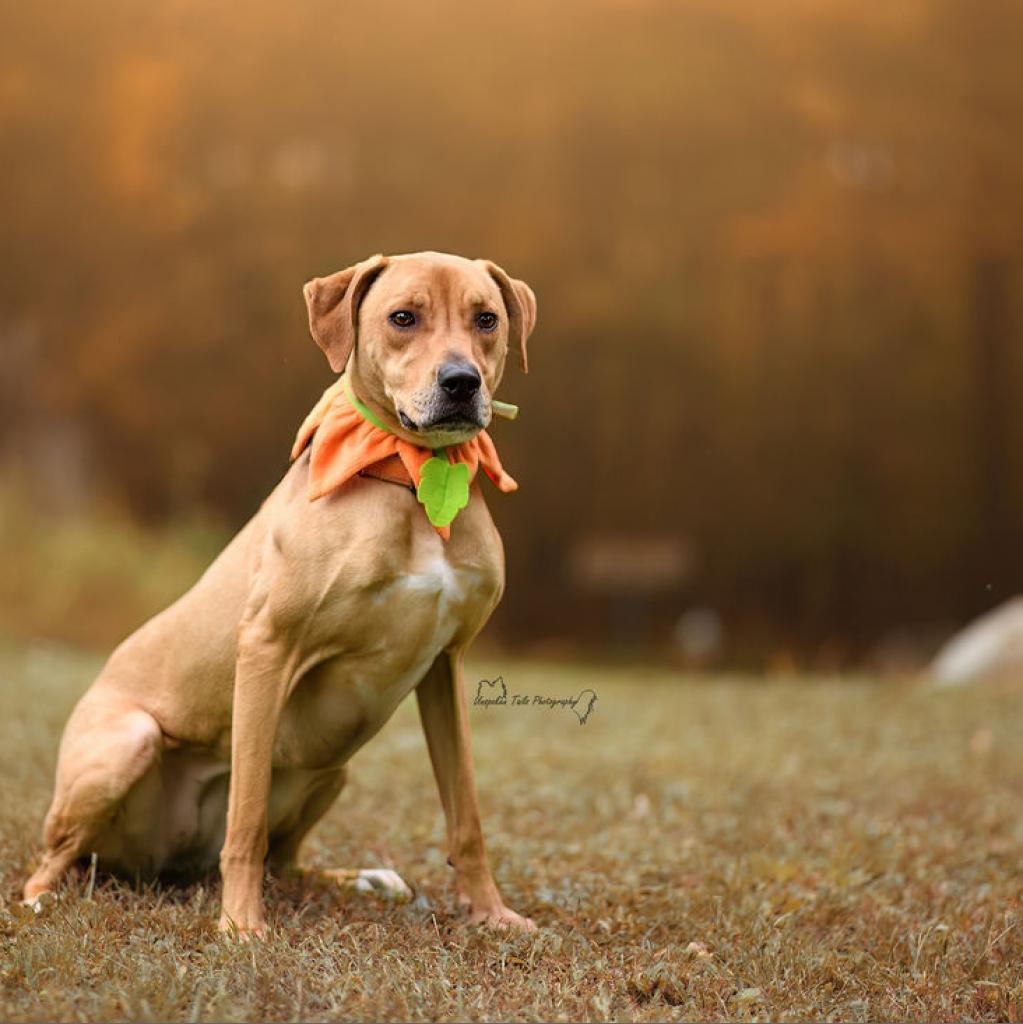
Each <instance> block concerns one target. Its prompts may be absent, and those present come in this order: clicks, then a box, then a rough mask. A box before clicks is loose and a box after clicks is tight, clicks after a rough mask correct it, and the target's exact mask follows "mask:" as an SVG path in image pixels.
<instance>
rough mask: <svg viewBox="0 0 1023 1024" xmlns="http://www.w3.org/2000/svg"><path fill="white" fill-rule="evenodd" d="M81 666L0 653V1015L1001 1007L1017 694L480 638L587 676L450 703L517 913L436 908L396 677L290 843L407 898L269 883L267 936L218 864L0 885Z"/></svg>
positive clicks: (427, 826)
mask: <svg viewBox="0 0 1023 1024" xmlns="http://www.w3.org/2000/svg"><path fill="white" fill-rule="evenodd" d="M96 667H97V664H96V662H95V661H94V660H92V659H89V658H85V657H81V656H75V655H73V654H69V653H66V652H60V651H56V650H54V651H45V650H35V651H30V652H25V651H19V650H8V651H7V652H6V654H4V655H3V656H2V657H0V773H2V778H3V790H2V792H3V799H2V801H0V864H2V870H0V1018H2V1019H4V1020H168V1021H169V1020H305V1019H308V1020H324V1019H356V1020H386V1019H403V1020H438V1019H439V1020H477V1019H479V1020H484V1019H491V1020H534V1019H538V1018H539V1019H549V1020H611V1019H618V1020H676V1019H677V1020H722V1019H729V1020H753V1019H761V1020H763V1019H785V1020H797V1019H798V1020H809V1019H830V1020H877V1019H888V1020H959V1019H984V1020H1005V1019H1020V1017H1021V1016H1023V974H1021V970H1020V968H1021V964H1023V934H1021V920H1020V911H1021V907H1020V898H1021V887H1023V865H1021V863H1020V859H1021V858H1020V854H1021V851H1023V827H1021V811H1023V757H1021V756H1020V754H1021V750H1023V746H1021V742H1020V741H1021V738H1023V730H1021V714H1020V702H1021V700H1023V696H1021V695H1020V694H1019V693H1015V692H1011V691H1008V690H1004V689H1003V690H997V691H992V690H974V691H969V692H959V693H942V694H937V693H933V692H927V691H926V690H923V689H921V688H919V687H916V686H911V685H909V684H904V683H903V684H897V683H880V682H876V681H871V680H831V679H815V680H800V681H785V680H760V679H758V680H753V679H750V680H743V679H731V678H721V679H709V678H699V679H698V678H685V677H680V676H675V675H671V674H668V673H657V672H653V671H630V670H626V669H615V670H609V669H600V670H594V669H586V668H583V667H577V668H567V667H564V666H557V667H555V666H544V665H537V664H518V663H514V662H506V661H503V660H502V661H500V662H498V661H497V660H495V661H493V662H491V661H489V660H485V661H481V662H478V663H477V664H476V665H475V666H473V676H474V678H479V677H481V676H486V677H488V678H489V677H491V676H493V675H496V674H498V673H502V674H503V676H504V679H505V680H506V681H507V683H508V687H509V691H510V692H511V693H524V694H530V695H532V694H545V695H550V696H562V695H564V696H567V695H571V694H574V693H576V692H578V691H579V690H580V689H581V688H583V687H591V688H592V689H594V690H595V691H596V692H597V694H598V703H597V705H596V707H595V709H594V711H593V713H592V715H591V717H590V719H589V720H588V721H587V722H586V724H585V725H580V724H579V722H578V720H577V719H576V718H575V717H574V716H573V715H572V714H571V712H569V711H565V710H563V709H555V710H549V709H545V708H540V707H534V706H531V705H530V706H522V707H503V708H489V709H482V708H476V709H475V710H474V711H473V720H474V730H475V733H474V735H475V748H476V756H477V764H478V774H479V784H480V790H481V794H482V803H483V808H484V814H485V821H486V826H487V835H488V836H489V840H490V851H491V857H492V860H493V862H494V866H495V871H496V875H497V877H498V880H499V883H500V885H501V886H502V888H503V890H504V893H505V896H506V899H507V900H508V902H509V903H510V904H511V905H512V906H514V907H515V908H517V909H519V910H522V911H524V912H527V913H529V914H531V915H532V916H533V917H534V919H535V920H536V922H537V924H538V925H539V931H538V933H537V934H536V935H532V936H518V935H501V934H491V933H487V932H483V931H480V930H476V929H473V928H470V927H467V926H466V925H464V924H463V923H462V922H461V921H460V920H459V917H458V913H457V908H456V906H455V901H454V898H453V893H452V889H451V885H450V869H448V868H447V867H446V865H445V859H444V854H443V852H442V822H441V817H440V813H439V809H438V801H437V798H436V795H435V793H434V789H433V781H432V778H431V775H430V770H429V765H428V761H427V757H426V753H425V748H424V745H423V742H422V739H421V737H420V733H419V727H418V721H417V718H416V713H415V708H414V705H413V704H411V703H410V704H407V705H405V706H403V707H402V708H401V710H400V712H399V714H398V715H397V716H396V718H395V720H394V721H393V722H392V723H390V724H389V725H388V727H387V728H386V729H385V730H384V732H383V733H382V734H381V735H380V736H379V737H378V738H377V739H376V740H375V741H374V742H372V743H371V744H370V745H369V746H368V747H367V748H366V749H365V750H363V751H362V752H361V753H360V754H359V755H358V756H357V757H356V759H355V761H354V763H353V778H352V783H351V785H350V787H349V789H348V790H347V791H346V792H345V793H344V794H343V796H342V798H341V800H340V802H339V803H338V804H337V806H336V807H335V808H334V809H333V810H332V811H331V813H330V814H329V815H328V817H327V819H326V820H325V821H324V822H323V823H322V824H321V826H320V827H319V828H318V829H317V830H316V832H315V833H314V834H313V836H312V838H311V840H310V842H309V844H308V847H307V850H306V861H307V862H308V863H310V864H312V865H321V866H392V867H394V868H396V869H397V870H399V871H400V872H401V873H402V874H403V875H404V877H405V878H406V879H407V880H408V881H409V882H410V884H411V885H413V886H414V888H415V890H416V893H417V899H416V900H415V901H414V902H412V903H409V904H404V905H393V904H387V903H383V902H379V901H377V900H375V899H373V898H371V897H356V896H347V895H345V894H342V893H339V892H336V891H334V890H331V889H328V888H325V887H322V886H320V885H317V884H313V883H308V882H306V883H301V882H294V881H291V882H276V881H274V882H270V883H269V884H268V898H269V906H270V919H271V922H272V924H273V935H272V937H271V938H270V939H269V940H267V941H265V942H262V943H257V944H252V945H246V944H238V943H234V942H231V941H228V940H225V939H223V938H221V937H220V936H219V935H218V934H217V931H216V928H215V924H216V914H217V900H218V889H219V885H218V882H217V880H216V879H215V878H211V879H209V880H208V881H207V882H206V883H205V884H199V885H194V886H190V887H185V888H173V887H162V886H152V885H150V886H133V885H131V884H126V883H123V882H115V881H111V880H109V879H104V878H103V877H102V876H101V877H100V878H99V879H98V881H97V883H96V885H95V889H94V891H93V892H92V893H91V898H85V897H86V896H87V895H88V880H87V878H85V877H79V878H77V879H74V880H72V881H70V882H69V883H68V885H67V886H66V889H65V891H64V893H63V896H62V898H61V901H60V902H59V903H58V904H57V905H56V906H54V907H52V908H50V909H49V910H48V911H46V912H45V913H43V914H42V915H40V916H38V917H36V916H35V915H33V914H31V913H29V912H26V911H23V910H22V909H21V908H19V907H18V906H17V905H16V897H17V893H18V887H19V885H20V883H21V881H22V879H23V877H24V875H25V873H26V871H27V869H28V867H29V865H30V863H31V861H32V859H33V857H34V856H35V854H36V849H37V847H36V842H37V835H38V831H39V827H40V822H41V819H42V816H43V812H44V810H45V806H46V802H47V798H48V795H49V787H50V775H51V771H52V767H53V762H54V756H55V748H56V742H57V737H58V734H59V730H60V727H61V725H62V723H63V721H64V718H65V716H66V714H67V712H68V710H69V708H70V706H71V704H72V702H73V701H74V699H75V698H76V696H77V695H78V694H79V693H80V692H81V691H82V689H83V688H84V687H85V686H86V685H87V683H88V682H89V680H90V678H91V675H92V673H93V672H94V671H95V669H96Z"/></svg>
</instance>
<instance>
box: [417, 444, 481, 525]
mask: <svg viewBox="0 0 1023 1024" xmlns="http://www.w3.org/2000/svg"><path fill="white" fill-rule="evenodd" d="M416 497H417V498H418V499H419V501H420V503H421V504H422V506H423V508H425V509H426V517H427V519H429V520H430V523H431V524H432V525H433V526H450V525H451V520H452V519H454V518H455V516H457V515H458V513H459V511H460V510H461V509H463V508H465V506H466V505H468V504H469V467H468V466H467V465H466V464H465V463H464V462H448V460H447V459H445V458H441V457H439V456H437V455H434V456H433V458H431V459H427V460H426V462H424V463H423V469H422V473H421V475H420V477H419V488H418V490H417V491H416Z"/></svg>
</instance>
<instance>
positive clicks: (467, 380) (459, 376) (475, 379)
mask: <svg viewBox="0 0 1023 1024" xmlns="http://www.w3.org/2000/svg"><path fill="white" fill-rule="evenodd" d="M437 383H438V384H439V385H440V386H441V387H442V388H443V389H444V390H445V391H446V392H447V393H448V394H449V395H450V396H451V397H452V398H454V399H455V400H456V401H459V402H460V401H463V400H464V399H466V398H472V396H473V395H475V394H476V392H477V391H479V389H480V383H481V381H480V375H479V374H478V373H477V372H476V369H475V367H472V366H469V365H467V364H466V363H445V364H444V365H443V366H442V367H441V368H440V369H439V370H438V371H437Z"/></svg>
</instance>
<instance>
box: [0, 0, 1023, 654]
mask: <svg viewBox="0 0 1023 1024" xmlns="http://www.w3.org/2000/svg"><path fill="white" fill-rule="evenodd" d="M1021 52H1023V7H1021V6H1020V5H1019V4H1018V3H1014V2H1012V0H984V2H983V3H980V4H978V3H971V2H969V0H904V2H900V3H898V4H883V3H864V2H862V0H856V2H852V0H772V2H769V3H754V2H752V0H590V2H585V3H584V2H582V0H567V2H564V3H560V4H547V3H539V2H537V0H525V2H521V3H516V4H501V5H497V4H486V3H476V4H469V3H454V2H450V0H433V2H431V3H428V4H424V3H412V2H409V0H394V2H392V3H389V4H386V5H376V4H368V3H362V2H358V3H345V4H337V3H327V2H322V3H318V2H312V0H303V2H302V3H299V4H284V5H282V4H276V3H268V2H263V0H256V2H251V3H248V4H246V5H244V7H242V6H241V5H237V4H227V5H212V6H211V5H208V4H201V3H196V2H191V0H188V2H186V0H163V2H159V3H148V4H138V3H135V2H127V0H104V2H102V3H99V2H82V0H67V2H63V3H60V4H58V5H48V6H45V7H42V6H39V5H31V4H22V5H13V4H8V5H5V9H4V31H3V33H2V34H0V146H2V154H3V159H2V160H0V218H2V224H3V239H4V246H3V256H2V269H3V273H2V274H0V356H2V358H0V463H2V466H3V472H2V476H3V480H4V484H3V487H2V489H0V493H2V500H0V528H2V530H3V533H4V537H5V548H6V550H5V567H4V569H2V570H0V633H3V634H4V635H7V636H12V637H14V638H15V639H18V640H20V639H25V638H37V637H40V636H46V637H51V638H56V639H67V640H73V641H76V642H87V643H92V644H95V645H98V646H103V645H106V644H109V643H111V642H113V641H114V640H116V639H117V638H118V637H119V636H121V635H123V633H124V632H126V631H127V630H128V629H130V628H131V627H132V626H134V625H135V624H137V621H138V620H139V619H140V618H141V617H142V616H143V615H145V614H149V613H150V612H151V611H155V610H156V609H157V608H158V607H160V606H161V604H162V603H164V602H165V601H166V600H167V599H168V598H169V597H172V596H174V594H175V593H177V592H180V590H181V589H183V588H184V587H186V586H187V585H189V583H190V582H191V579H192V578H193V576H194V574H195V572H197V571H198V570H199V568H201V565H202V564H203V562H204V560H205V559H207V558H208V557H209V556H211V555H212V554H213V553H214V552H215V551H216V549H217V547H218V546H219V544H220V543H222V542H223V540H224V538H225V537H226V536H227V535H228V533H229V532H230V531H231V530H232V529H234V528H236V527H237V526H238V525H239V524H240V523H241V522H242V521H244V519H245V518H247V517H248V516H249V515H250V514H251V513H252V512H253V511H254V510H255V508H256V507H257V506H258V503H259V502H260V501H261V500H262V498H263V496H264V495H265V494H266V493H267V492H268V491H269V490H270V488H272V486H273V485H274V483H275V482H276V480H277V479H278V478H279V477H280V475H281V474H282V472H283V471H284V469H285V468H286V459H287V454H288V449H289V445H290V441H291V438H292V436H293V433H294V430H295V428H296V426H297V424H298V423H299V422H300V421H301V418H302V416H303V414H304V413H305V412H306V411H307V409H308V408H309V407H310V406H311V404H312V403H313V401H314V400H315V398H316V397H317V396H318V395H319V393H320V391H321V390H322V388H323V387H325V386H326V384H327V383H329V381H330V375H329V371H328V369H327V367H326V365H325V363H324V361H323V359H322V356H321V354H320V353H319V351H318V349H317V348H316V346H315V345H314V344H313V343H312V341H311V340H310V339H309V337H308V334H307V329H306V325H305V312H304V308H303V303H302V297H301V285H302V283H303V282H304V281H306V280H307V279H308V278H310V277H312V276H315V275H320V274H324V273H326V272H329V271H332V270H335V269H338V268H340V267H343V266H346V265H348V264H350V263H352V262H355V261H356V260H358V259H361V258H363V257H365V256H367V255H369V254H371V253H374V252H379V251H383V252H402V251H410V250H416V249H423V248H431V249H440V250H448V251H454V252H459V253H462V254H465V255H470V256H487V257H489V258H492V259H494V260H495V261H497V262H499V263H501V264H502V265H503V266H504V267H505V268H506V269H508V270H509V272H511V273H512V274H514V275H515V276H518V277H521V278H524V279H525V280H527V281H528V282H529V283H530V284H531V285H532V286H533V288H534V289H535V291H536V293H537V295H538V298H539V303H540V325H539V329H538V331H537V333H536V335H535V337H534V340H533V342H532V346H531V352H532V360H531V362H532V372H531V374H530V375H529V376H528V377H522V376H521V375H520V374H519V373H518V371H517V369H515V368H510V369H509V371H508V374H507V376H506V378H505V384H504V387H503V388H502V397H504V398H505V399H507V400H509V401H514V402H517V403H519V404H520V405H521V407H522V415H521V417H520V419H519V421H518V422H516V423H515V424H513V425H510V424H500V425H498V426H497V427H496V428H495V431H494V433H495V436H496V439H497V441H498V444H499V446H500V449H501V452H502V457H503V459H504V461H505V464H506V466H507V467H508V468H509V470H510V471H511V472H512V473H513V474H514V475H515V476H516V477H517V478H518V479H519V481H520V483H521V485H522V489H521V491H520V492H519V494H517V495H516V496H514V497H512V498H504V497H499V496H497V495H494V496H493V497H492V500H491V501H490V504H491V508H492V510H493V513H494V515H495V518H496V519H497V521H498V524H499V526H500V527H501V530H502V532H503V535H504V538H505V543H506V548H507V551H508V559H509V587H508V592H507V596H506V598H505V601H504V605H503V607H502V609H501V611H500V612H499V615H498V616H497V617H496V619H495V621H494V623H493V624H492V627H491V628H490V630H489V638H490V641H491V642H492V643H494V644H505V645H508V646H514V647H515V649H516V650H526V651H529V650H536V649H539V648H543V649H544V650H545V651H546V652H548V653H550V652H551V651H553V650H555V649H563V650H565V651H569V652H572V651H574V652H585V653H586V654H587V655H589V656H592V657H603V656H605V655H607V654H612V653H620V652H627V653H630V654H636V653H640V654H649V655H653V656H657V657H672V658H690V657H692V658H697V659H699V658H706V659H710V660H711V661H715V662H717V663H727V664H770V665H774V666H775V667H777V665H778V664H779V663H782V662H784V663H785V664H795V665H797V666H805V667H814V668H820V667H829V666H832V665H848V664H854V663H855V664H860V663H871V664H874V665H879V664H889V665H890V664H895V663H903V662H904V663H906V664H909V663H913V662H914V661H918V660H919V659H921V658H923V657H925V656H926V654H927V653H928V650H929V647H930V646H932V645H933V642H934V641H935V640H936V639H938V638H940V637H941V636H943V635H944V634H945V632H946V631H948V630H950V629H952V628H954V627H955V626H957V625H959V624H961V623H962V622H964V621H966V620H967V619H968V618H969V617H971V616H972V615H974V614H976V613H978V612H980V611H983V610H985V609H986V608H988V607H991V606H993V605H994V604H996V603H998V602H999V601H1000V600H1003V599H1004V598H1006V597H1008V596H1009V595H1010V594H1012V593H1013V591H1014V589H1018V588H1019V585H1020V578H1021V575H1023V544H1021V543H1020V540H1021V537H1020V532H1021V526H1020V524H1021V523H1023V344H1021V343H1020V342H1021V333H1023V331H1021V324H1023V256H1021V252H1023V246H1021V243H1023V190H1021V189H1020V184H1019V183H1020V181H1021V180H1023V133H1021V132H1020V130H1019V126H1020V125H1021V124H1023V75H1021V74H1020V72H1019V56H1020V53H1021ZM623 560H624V561H625V562H627V563H629V562H630V561H635V560H638V561H640V562H644V560H645V562H644V564H646V563H652V565H650V566H648V568H649V572H647V571H646V570H644V571H643V572H641V573H638V574H637V575H638V577H639V578H637V579H635V580H629V579H627V578H624V579H623V578H622V573H621V572H620V571H616V570H615V568H614V567H615V565H616V564H618V563H620V562H621V561H623ZM658 562H667V563H670V567H669V568H668V569H665V568H664V565H661V567H660V569H659V568H658V565H657V563H658ZM609 564H610V566H611V569H610V570H607V571H603V572H602V570H601V568H600V567H601V566H604V568H605V569H607V566H608V565H609ZM594 565H596V566H597V568H596V569H594ZM140 580H141V582H140ZM125 595H128V597H126V596H125ZM129 598H130V599H129ZM694 610H696V611H697V612H698V615H702V616H703V618H702V619H699V618H697V620H695V621H697V623H699V622H704V623H706V622H707V621H710V622H712V623H716V628H718V630H719V635H718V636H717V638H716V642H715V643H712V644H710V645H709V646H707V645H705V646H704V647H703V648H701V647H700V645H699V644H698V643H697V644H696V645H695V647H692V646H691V647H690V648H686V646H685V644H684V643H683V645H682V647H681V648H680V646H679V642H678V641H679V637H680V636H681V637H682V640H683V641H684V640H685V639H686V635H687V634H686V633H685V630H683V632H682V633H681V634H680V633H679V631H678V628H677V624H678V621H679V618H680V616H685V615H686V614H687V613H688V614H689V616H690V618H689V619H688V620H685V619H684V620H683V621H689V622H690V623H692V622H693V621H694V620H693V619H692V613H693V612H694ZM712 632H713V631H712ZM712 639H713V638H712Z"/></svg>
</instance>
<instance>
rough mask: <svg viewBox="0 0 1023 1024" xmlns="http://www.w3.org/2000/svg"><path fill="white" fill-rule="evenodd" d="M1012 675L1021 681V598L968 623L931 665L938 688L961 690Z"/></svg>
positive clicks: (1022, 662)
mask: <svg viewBox="0 0 1023 1024" xmlns="http://www.w3.org/2000/svg"><path fill="white" fill-rule="evenodd" d="M1013 672H1015V673H1018V674H1019V675H1020V677H1021V678H1023V597H1014V598H1012V600H1010V601H1006V602H1005V604H1003V605H999V606H998V607H997V608H995V609H993V610H992V611H990V612H988V613H987V614H985V615H982V616H981V617H980V618H979V619H977V620H975V621H974V622H971V623H970V625H968V626H967V627H966V628H965V629H963V630H962V631H961V632H959V633H956V635H955V636H954V637H952V639H951V640H949V641H948V642H947V643H946V644H945V645H944V646H943V647H942V648H941V650H940V651H938V653H937V655H936V656H935V658H934V661H933V662H932V663H931V675H932V676H933V677H934V679H935V682H936V683H937V685H938V686H961V685H963V684H964V683H972V682H974V681H976V680H978V679H984V678H988V677H991V676H1000V675H1006V674H1009V673H1013Z"/></svg>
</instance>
